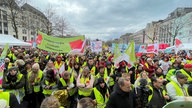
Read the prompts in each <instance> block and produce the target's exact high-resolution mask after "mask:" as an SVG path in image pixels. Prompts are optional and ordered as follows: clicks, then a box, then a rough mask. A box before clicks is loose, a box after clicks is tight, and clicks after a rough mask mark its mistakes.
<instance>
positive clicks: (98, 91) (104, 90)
mask: <svg viewBox="0 0 192 108" xmlns="http://www.w3.org/2000/svg"><path fill="white" fill-rule="evenodd" d="M109 94H110V92H109V89H108V87H107V85H106V83H105V81H104V79H103V78H99V79H98V80H97V84H96V86H95V87H94V88H93V91H92V93H91V98H92V99H93V100H94V101H96V104H97V108H105V106H106V103H107V101H108V99H109Z"/></svg>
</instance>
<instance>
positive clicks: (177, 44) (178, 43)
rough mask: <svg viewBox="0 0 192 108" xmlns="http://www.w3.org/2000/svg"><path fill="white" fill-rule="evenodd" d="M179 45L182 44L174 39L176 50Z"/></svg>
mask: <svg viewBox="0 0 192 108" xmlns="http://www.w3.org/2000/svg"><path fill="white" fill-rule="evenodd" d="M181 44H182V42H181V41H180V40H179V39H177V38H176V39H175V46H176V47H177V48H178V47H179V46H180V45H181Z"/></svg>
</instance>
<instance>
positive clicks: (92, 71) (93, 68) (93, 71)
mask: <svg viewBox="0 0 192 108" xmlns="http://www.w3.org/2000/svg"><path fill="white" fill-rule="evenodd" d="M90 71H91V75H93V76H95V71H96V67H95V66H93V67H92V68H91V70H90Z"/></svg>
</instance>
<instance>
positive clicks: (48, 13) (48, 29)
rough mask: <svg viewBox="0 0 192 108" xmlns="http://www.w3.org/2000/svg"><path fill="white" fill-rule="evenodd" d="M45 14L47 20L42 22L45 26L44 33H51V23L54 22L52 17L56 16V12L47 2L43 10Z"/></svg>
mask: <svg viewBox="0 0 192 108" xmlns="http://www.w3.org/2000/svg"><path fill="white" fill-rule="evenodd" d="M44 14H45V16H46V17H47V19H48V20H47V22H43V25H44V27H45V29H46V30H45V33H46V34H48V35H52V34H53V26H52V25H53V23H54V19H55V18H56V14H55V11H54V9H53V7H52V6H51V5H50V4H48V6H47V8H46V9H45V11H44Z"/></svg>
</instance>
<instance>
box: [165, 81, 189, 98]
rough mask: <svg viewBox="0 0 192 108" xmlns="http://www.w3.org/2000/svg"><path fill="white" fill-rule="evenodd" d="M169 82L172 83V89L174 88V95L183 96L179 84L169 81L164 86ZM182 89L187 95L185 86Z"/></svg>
mask: <svg viewBox="0 0 192 108" xmlns="http://www.w3.org/2000/svg"><path fill="white" fill-rule="evenodd" d="M169 84H172V85H173V87H174V88H173V89H175V90H176V95H177V96H185V95H184V93H183V91H182V89H181V88H180V86H179V85H178V84H177V83H176V82H174V81H171V82H169V83H168V84H167V85H166V86H169ZM184 89H185V92H186V95H187V96H189V94H188V91H187V87H184Z"/></svg>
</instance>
